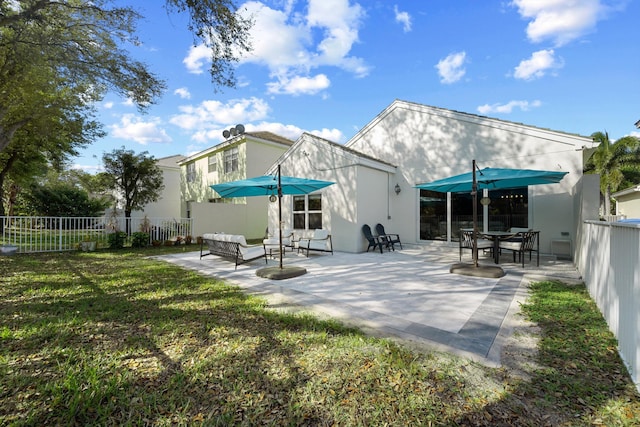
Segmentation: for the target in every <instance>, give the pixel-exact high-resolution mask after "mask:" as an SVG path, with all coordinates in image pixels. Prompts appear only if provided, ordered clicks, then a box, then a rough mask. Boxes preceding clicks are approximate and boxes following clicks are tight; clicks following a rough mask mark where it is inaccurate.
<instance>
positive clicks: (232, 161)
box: [224, 147, 239, 173]
mask: <svg viewBox="0 0 640 427" xmlns="http://www.w3.org/2000/svg"><path fill="white" fill-rule="evenodd" d="M238 152H239V150H238V147H231V148H228V149H226V150H224V173H232V172H237V171H238V157H239V153H238Z"/></svg>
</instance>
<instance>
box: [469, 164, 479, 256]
mask: <svg viewBox="0 0 640 427" xmlns="http://www.w3.org/2000/svg"><path fill="white" fill-rule="evenodd" d="M471 167H472V168H473V183H472V187H471V195H472V196H473V248H471V250H472V252H473V265H474V267H477V266H478V181H477V180H476V160H475V159H473V163H472V166H471Z"/></svg>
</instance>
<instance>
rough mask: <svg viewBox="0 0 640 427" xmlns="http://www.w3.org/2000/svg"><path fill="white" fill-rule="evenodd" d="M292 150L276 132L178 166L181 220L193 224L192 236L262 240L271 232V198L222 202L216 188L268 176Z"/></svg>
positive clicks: (237, 140) (243, 138)
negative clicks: (216, 234) (220, 234)
mask: <svg viewBox="0 0 640 427" xmlns="http://www.w3.org/2000/svg"><path fill="white" fill-rule="evenodd" d="M292 144H293V141H291V140H289V139H286V138H283V137H281V136H279V135H275V134H273V133H271V132H246V133H240V134H237V135H235V136H232V137H230V138H228V139H227V140H225V141H224V142H222V143H220V144H217V145H215V146H212V147H210V148H208V149H206V150H203V151H200V152H198V153H195V154H193V155H190V156H188V157H185V158H184V159H182V160H181V161H180V162H179V166H180V168H181V187H180V190H179V191H178V193H177V194H179V195H180V199H181V203H179V204H178V206H179V207H180V210H181V213H182V217H185V218H192V219H193V235H194V236H199V235H202V234H204V233H210V232H225V233H231V234H243V235H244V236H245V237H246V238H247V239H252V238H258V237H263V236H264V234H265V229H266V228H267V205H268V203H269V201H268V199H267V198H266V197H241V198H232V199H223V198H220V197H219V195H218V194H217V193H216V192H215V191H214V190H213V189H212V188H211V185H213V184H219V183H222V182H229V181H237V180H240V179H246V178H252V177H255V176H260V175H264V173H265V171H266V170H267V169H268V168H269V167H270V166H271V165H272V164H273V163H274V162H275V161H276V160H277V159H278V158H279V157H280V156H281V155H282V154H283V153H285V152H286V151H287V150H288V149H289V148H290V147H291V145H292Z"/></svg>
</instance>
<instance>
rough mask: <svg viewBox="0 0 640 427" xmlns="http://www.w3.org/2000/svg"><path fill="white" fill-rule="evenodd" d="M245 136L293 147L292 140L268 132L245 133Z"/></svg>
mask: <svg viewBox="0 0 640 427" xmlns="http://www.w3.org/2000/svg"><path fill="white" fill-rule="evenodd" d="M245 135H251V136H253V137H255V138H259V139H264V140H267V141H271V142H277V143H279V144H283V145H288V146H292V145H293V141H292V140H290V139H287V138H285V137H283V136H280V135H276V134H275V133H272V132H267V131H261V132H245Z"/></svg>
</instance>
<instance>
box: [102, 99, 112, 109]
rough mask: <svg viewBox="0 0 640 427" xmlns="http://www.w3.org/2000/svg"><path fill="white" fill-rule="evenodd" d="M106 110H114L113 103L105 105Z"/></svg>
mask: <svg viewBox="0 0 640 427" xmlns="http://www.w3.org/2000/svg"><path fill="white" fill-rule="evenodd" d="M103 106H104V108H106V109H107V110H110V109H112V108H113V101H107V102H105V103H104V104H103Z"/></svg>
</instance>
